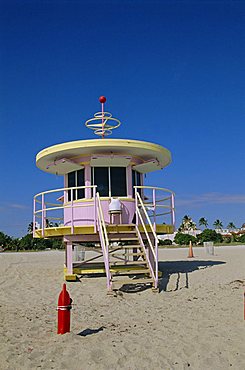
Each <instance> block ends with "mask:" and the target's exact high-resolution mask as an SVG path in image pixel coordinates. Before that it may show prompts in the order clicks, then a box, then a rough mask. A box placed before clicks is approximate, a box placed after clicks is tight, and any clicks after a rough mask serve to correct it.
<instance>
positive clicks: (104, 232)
mask: <svg viewBox="0 0 245 370" xmlns="http://www.w3.org/2000/svg"><path fill="white" fill-rule="evenodd" d="M99 101H100V103H101V105H102V109H101V112H98V113H95V114H94V117H93V118H91V119H89V120H87V121H86V122H85V125H86V126H87V127H88V128H90V129H92V130H93V131H94V133H95V134H96V135H98V136H100V138H99V139H91V140H78V141H72V142H65V143H62V144H58V145H54V146H51V147H48V148H45V149H43V150H42V151H40V152H39V153H38V154H37V156H36V165H37V167H38V168H40V169H41V170H43V171H46V172H48V173H53V174H55V175H60V176H63V177H64V187H63V188H60V189H54V190H48V191H44V192H41V193H39V194H37V195H35V196H34V212H33V225H34V230H33V235H34V237H36V238H63V242H64V244H65V267H64V275H65V280H67V281H72V280H76V279H77V278H81V277H82V276H83V275H89V274H93V275H94V274H105V276H106V281H107V289H108V291H111V290H112V289H116V288H118V287H119V286H122V285H124V284H151V285H152V288H153V289H157V288H158V274H159V273H158V237H157V234H164V233H172V232H173V231H174V228H175V216H174V194H173V192H172V191H171V190H168V189H165V188H160V187H155V186H146V185H144V177H145V174H147V173H150V172H153V171H157V170H161V169H163V168H164V167H166V166H167V165H168V164H169V163H170V162H171V153H170V152H169V150H167V149H166V148H164V147H162V146H160V145H158V144H154V143H150V142H146V141H139V140H131V139H108V138H106V137H107V136H108V135H110V134H111V133H112V131H113V129H116V128H117V127H119V126H120V124H121V122H120V121H119V120H118V119H116V118H114V117H112V114H111V113H108V112H105V111H104V104H105V102H106V98H105V97H103V96H102V97H100V98H99ZM91 252H93V253H91ZM95 252H96V253H95Z"/></svg>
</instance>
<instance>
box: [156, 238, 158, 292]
mask: <svg viewBox="0 0 245 370" xmlns="http://www.w3.org/2000/svg"><path fill="white" fill-rule="evenodd" d="M155 255H156V261H155V263H156V267H155V271H156V275H155V289H157V288H158V240H157V239H156V238H155Z"/></svg>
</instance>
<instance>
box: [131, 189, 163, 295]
mask: <svg viewBox="0 0 245 370" xmlns="http://www.w3.org/2000/svg"><path fill="white" fill-rule="evenodd" d="M135 200H136V215H137V219H138V218H139V219H140V222H141V224H142V226H143V229H144V233H145V235H146V237H147V240H148V243H149V247H150V249H151V252H152V255H153V257H154V262H155V272H154V269H153V266H152V264H151V261H150V259H148V263H149V266H150V270H151V273H152V275H153V276H152V277H153V279H154V285H155V288H157V286H158V238H157V234H156V232H155V230H154V227H153V225H152V223H151V220H150V218H149V216H148V213H147V211H146V209H145V206H144V203H143V201H142V199H141V196H140V194H139V192H138V191H135ZM138 202H139V203H140V206H141V209H142V210H143V212H144V215H145V217H146V219H147V221H148V225H149V227H150V230H151V232H152V235H153V236H154V239H155V250H154V247H153V245H152V241H151V238H150V236H149V233H148V231H147V227H146V224H145V222H144V219H143V217H142V215H141V213H140V209H139V207H138ZM136 226H137V230H138V231H139V228H138V222H137V223H136ZM139 233H140V232H139ZM140 237H141V235H140ZM140 239H141V240H142V237H141V238H140Z"/></svg>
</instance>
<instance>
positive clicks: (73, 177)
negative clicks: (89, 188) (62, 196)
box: [68, 169, 84, 202]
mask: <svg viewBox="0 0 245 370" xmlns="http://www.w3.org/2000/svg"><path fill="white" fill-rule="evenodd" d="M76 186H84V169H81V170H79V171H74V172H70V173H68V188H72V187H76ZM82 198H84V189H73V200H77V199H82ZM68 201H69V202H70V201H71V190H68Z"/></svg>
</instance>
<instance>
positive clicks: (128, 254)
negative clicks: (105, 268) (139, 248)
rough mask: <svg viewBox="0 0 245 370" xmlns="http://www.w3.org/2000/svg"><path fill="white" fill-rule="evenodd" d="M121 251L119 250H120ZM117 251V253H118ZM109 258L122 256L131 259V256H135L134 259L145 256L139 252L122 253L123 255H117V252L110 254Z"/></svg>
mask: <svg viewBox="0 0 245 370" xmlns="http://www.w3.org/2000/svg"><path fill="white" fill-rule="evenodd" d="M120 251H121V250H120ZM120 251H119V252H120ZM110 256H112V257H114V256H122V257H125V256H127V257H131V256H133V257H134V256H135V257H142V256H145V253H143V252H139V253H137V252H136V253H129V252H126V253H125V252H123V253H117V252H114V253H110Z"/></svg>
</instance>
